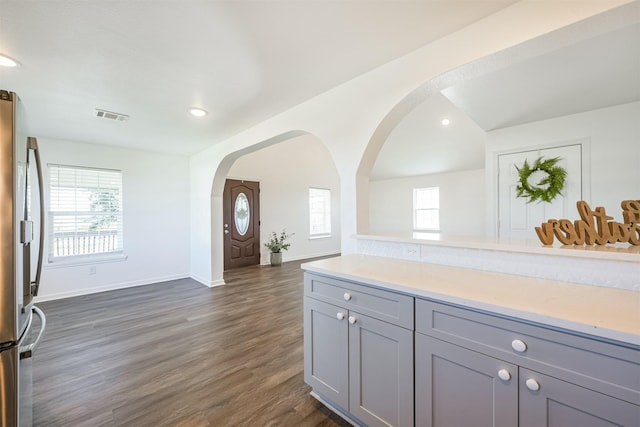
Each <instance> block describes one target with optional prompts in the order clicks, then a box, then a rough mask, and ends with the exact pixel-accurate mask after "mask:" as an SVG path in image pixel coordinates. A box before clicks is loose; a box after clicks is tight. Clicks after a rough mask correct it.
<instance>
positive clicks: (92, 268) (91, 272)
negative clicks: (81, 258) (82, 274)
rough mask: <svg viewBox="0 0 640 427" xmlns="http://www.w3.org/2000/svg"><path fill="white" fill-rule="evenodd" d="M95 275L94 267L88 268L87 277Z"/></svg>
mask: <svg viewBox="0 0 640 427" xmlns="http://www.w3.org/2000/svg"><path fill="white" fill-rule="evenodd" d="M94 274H96V266H95V265H92V266H91V267H89V275H94Z"/></svg>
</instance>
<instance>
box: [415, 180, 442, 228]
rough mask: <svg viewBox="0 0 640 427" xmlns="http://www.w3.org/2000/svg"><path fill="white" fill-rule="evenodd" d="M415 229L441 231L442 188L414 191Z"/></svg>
mask: <svg viewBox="0 0 640 427" xmlns="http://www.w3.org/2000/svg"><path fill="white" fill-rule="evenodd" d="M413 229H414V230H415V231H439V230H440V187H430V188H414V189H413Z"/></svg>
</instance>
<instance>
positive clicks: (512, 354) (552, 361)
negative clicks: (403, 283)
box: [416, 299, 640, 404]
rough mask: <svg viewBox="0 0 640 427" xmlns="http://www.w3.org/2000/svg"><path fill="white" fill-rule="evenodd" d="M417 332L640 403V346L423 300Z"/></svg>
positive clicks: (418, 310) (417, 312)
mask: <svg viewBox="0 0 640 427" xmlns="http://www.w3.org/2000/svg"><path fill="white" fill-rule="evenodd" d="M416 331H417V332H420V333H423V334H426V335H430V336H433V337H436V338H440V339H443V340H445V341H449V342H452V343H454V344H459V345H461V346H464V347H467V348H470V349H473V350H476V351H479V352H482V353H485V354H488V355H491V356H494V357H498V358H501V359H503V360H505V361H509V362H513V363H516V364H518V365H520V366H524V367H530V368H532V369H536V370H541V372H546V373H548V374H550V375H552V376H555V377H557V378H561V379H565V380H567V381H571V382H573V383H575V384H578V385H581V386H584V387H587V388H591V389H596V390H599V391H601V392H603V393H605V394H609V395H611V396H614V397H617V398H619V399H623V400H626V401H628V402H631V403H635V404H640V349H634V348H629V347H624V346H620V345H616V344H612V343H608V342H603V341H600V340H597V339H591V338H587V337H584V336H578V335H575V334H571V333H568V332H563V331H557V330H551V329H547V328H545V327H542V326H538V325H532V324H529V323H525V322H520V321H517V320H511V319H505V318H502V317H498V316H493V315H491V314H485V313H479V312H476V311H472V310H467V309H464V308H459V307H455V306H450V305H447V304H440V303H436V302H433V301H427V300H422V299H416ZM514 346H515V347H516V348H517V349H516V348H514ZM518 347H519V348H518Z"/></svg>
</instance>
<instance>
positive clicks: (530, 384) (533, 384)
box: [525, 378, 540, 391]
mask: <svg viewBox="0 0 640 427" xmlns="http://www.w3.org/2000/svg"><path fill="white" fill-rule="evenodd" d="M525 384H526V385H527V388H528V389H529V390H531V391H538V390H540V383H539V382H538V381H536V380H534V379H533V378H529V379H528V380H527V381H526V382H525Z"/></svg>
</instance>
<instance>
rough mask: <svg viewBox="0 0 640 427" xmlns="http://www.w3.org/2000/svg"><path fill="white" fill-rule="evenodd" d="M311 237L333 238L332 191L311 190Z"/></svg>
mask: <svg viewBox="0 0 640 427" xmlns="http://www.w3.org/2000/svg"><path fill="white" fill-rule="evenodd" d="M309 236H310V237H327V236H331V190H327V189H324V188H309Z"/></svg>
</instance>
